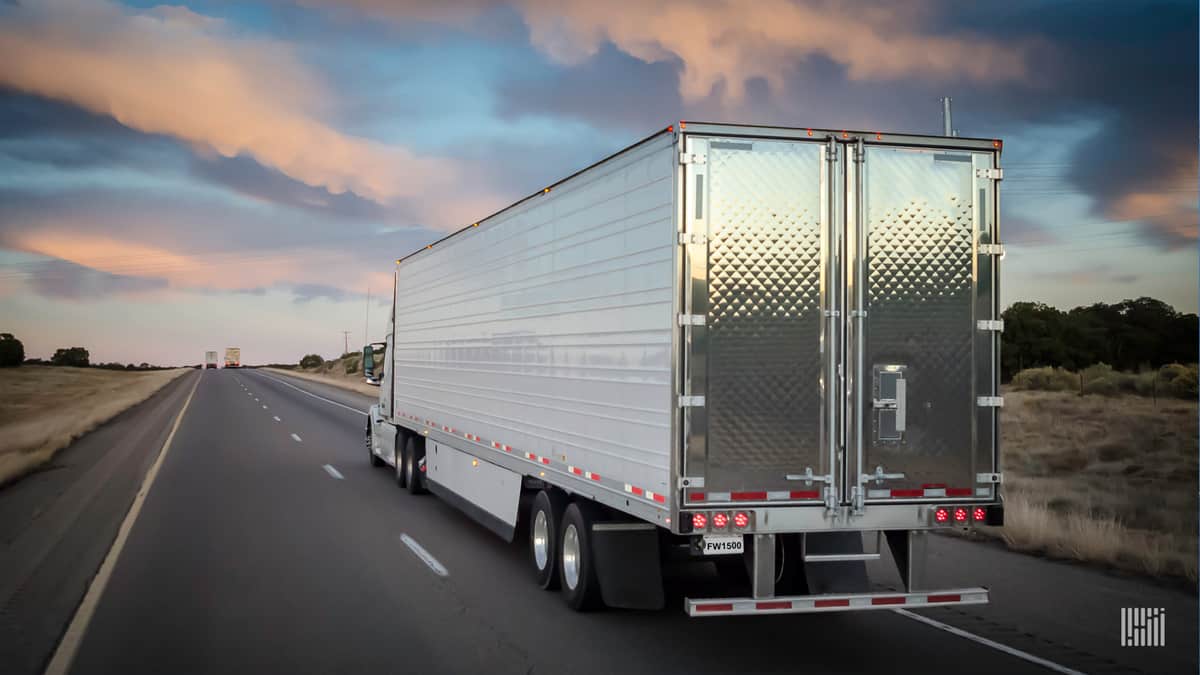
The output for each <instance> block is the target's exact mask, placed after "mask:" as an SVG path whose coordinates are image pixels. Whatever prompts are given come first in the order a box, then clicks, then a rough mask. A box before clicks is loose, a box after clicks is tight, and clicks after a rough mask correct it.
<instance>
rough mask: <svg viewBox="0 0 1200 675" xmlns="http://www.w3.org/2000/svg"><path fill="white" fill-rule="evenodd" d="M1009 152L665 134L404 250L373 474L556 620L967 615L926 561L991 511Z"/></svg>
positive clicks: (759, 132)
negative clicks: (423, 502)
mask: <svg viewBox="0 0 1200 675" xmlns="http://www.w3.org/2000/svg"><path fill="white" fill-rule="evenodd" d="M1001 148H1002V144H1001V142H1000V141H998V140H991V139H970V138H959V137H950V136H945V137H940V136H915V135H905V134H891V133H876V132H849V131H841V130H819V129H805V128H784V127H762V126H742V125H724V124H706V123H693V122H687V123H684V122H680V123H679V124H677V125H672V126H670V127H667V128H666V129H664V130H661V131H659V132H657V133H655V134H653V135H651V136H649V137H648V138H645V139H643V140H642V141H640V142H638V143H635V144H634V145H632V146H630V147H628V148H625V149H624V150H622V151H620V152H618V153H616V154H615V155H612V156H610V157H608V158H606V159H604V160H602V161H600V162H598V163H596V164H594V165H592V166H591V167H588V168H587V169H584V170H583V171H580V172H578V173H576V174H574V175H572V176H570V177H568V178H565V179H563V180H562V181H560V182H558V183H555V184H553V185H550V186H548V187H546V188H544V189H542V190H539V191H538V192H536V193H534V194H532V195H530V196H528V197H526V198H524V199H522V200H520V201H518V202H516V203H515V204H513V205H511V206H509V207H507V208H505V209H502V210H501V211H499V212H497V213H495V214H493V215H491V216H489V217H487V218H484V219H483V220H480V221H479V222H477V223H472V224H471V225H469V226H467V227H465V228H463V229H462V230H460V231H458V232H456V233H454V234H452V235H450V236H447V237H445V238H443V239H441V240H439V241H436V242H434V243H432V244H430V245H428V246H426V247H425V248H423V249H421V250H419V251H416V252H414V253H411V254H409V255H407V256H405V257H403V258H400V259H399V260H397V265H396V270H395V286H394V293H393V303H392V312H391V319H390V328H389V332H388V334H387V339H386V341H385V343H384V350H383V351H384V358H383V372H382V373H381V374H379V380H380V382H381V386H380V392H379V402H378V404H376V405H373V406H371V409H370V413H369V417H368V419H367V423H366V439H365V440H366V445H367V448H368V451H369V456H370V461H371V462H372V463H373V464H374V465H377V466H381V465H390V466H391V467H393V468H394V470H395V475H396V481H397V483H398V484H399V485H401V486H403V487H406V488H407V490H408V491H409V492H413V493H419V492H422V491H424V490H426V489H428V490H429V491H431V492H433V493H435V494H436V495H438V496H440V497H442V498H443V499H445V500H446V501H448V502H449V503H451V504H453V505H455V506H456V507H458V508H460V509H462V510H463V511H465V512H466V513H468V514H470V515H471V516H472V517H473V518H475V519H476V520H477V521H479V522H480V523H482V524H483V525H484V526H486V527H488V528H490V529H491V530H493V531H494V532H496V533H497V534H499V535H500V536H501V537H503V538H505V539H506V540H512V539H513V538H514V537H515V535H516V533H517V532H518V524H522V525H523V526H524V527H523V528H522V529H521V530H520V531H523V532H528V537H529V541H528V546H529V560H530V567H531V571H532V576H533V577H534V579H535V580H536V582H537V584H538V585H539V586H541V587H542V588H547V589H550V588H561V590H562V594H563V597H564V599H565V600H566V603H567V604H568V605H569V606H570V607H572V608H574V609H587V608H591V607H597V606H600V605H608V606H612V607H626V608H659V607H662V606H663V604H664V602H665V601H664V594H663V582H662V577H663V575H662V566H663V561H665V560H669V559H682V560H691V561H696V562H703V561H711V562H712V563H715V568H716V571H717V573H718V574H720V576H721V577H722V578H723V580H724V583H722V584H721V585H720V587H721V588H723V589H724V591H723V592H721V593H716V594H712V595H713V596H714V597H688V598H687V599H686V600H685V607H684V609H685V611H686V612H687V613H688V614H689V615H691V616H717V615H729V614H783V613H796V612H836V611H850V610H869V609H891V608H897V607H908V608H913V607H917V608H920V607H929V606H947V605H965V604H978V603H986V602H988V599H989V596H988V590H987V589H986V588H982V587H966V588H959V587H952V588H946V587H944V584H943V583H942V581H941V580H940V579H937V578H931V577H930V576H927V575H926V573H925V565H924V562H925V550H926V539H927V536H928V533H929V532H931V531H938V530H948V529H952V528H971V527H974V526H976V525H981V524H987V525H993V526H995V525H1002V524H1003V513H1004V512H1003V504H1002V500H1001V494H1000V488H1001V473H1000V467H999V463H998V461H999V445H998V443H999V433H998V431H999V427H998V424H999V416H998V413H999V409H1000V406H1001V405H1002V403H1003V401H1002V399H1001V398H1000V389H999V373H1000V370H999V362H1000V361H999V358H1000V330H1001V329H1002V327H1003V324H1002V321H1001V319H1000V307H999V304H998V299H999V295H998V292H999V289H998V283H999V278H1000V276H999V269H998V268H999V261H1000V260H1001V257H1002V254H1003V251H1004V249H1003V246H1002V245H1001V243H1000V241H999V212H998V208H997V205H998V188H999V180H1000V178H1001V175H1002V173H1001V169H1000V166H999V160H1000V154H1001ZM370 349H371V354H372V356H374V354H375V349H374V348H373V347H371V348H370ZM364 355H365V352H364ZM887 552H890V557H891V558H892V559H893V560H894V561H895V563H896V567H897V570H898V572H899V577H900V579H901V580H902V582H903V588H902V589H898V590H889V591H880V590H877V589H873V588H872V586H871V584H870V581H869V579H868V575H867V568H866V563H867V561H869V560H875V559H879V558H881V556H883V555H885V554H886V553H887Z"/></svg>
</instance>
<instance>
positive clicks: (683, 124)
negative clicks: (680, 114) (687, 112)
mask: <svg viewBox="0 0 1200 675" xmlns="http://www.w3.org/2000/svg"><path fill="white" fill-rule="evenodd" d="M679 128H680V129H686V128H687V122H684V121H683V120H680V121H679Z"/></svg>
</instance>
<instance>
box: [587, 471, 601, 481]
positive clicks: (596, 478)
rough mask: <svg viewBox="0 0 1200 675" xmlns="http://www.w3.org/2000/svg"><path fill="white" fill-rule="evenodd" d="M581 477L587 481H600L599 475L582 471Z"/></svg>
mask: <svg viewBox="0 0 1200 675" xmlns="http://www.w3.org/2000/svg"><path fill="white" fill-rule="evenodd" d="M583 475H584V477H585V478H587V479H589V480H596V481H598V480H600V474H595V473H592V472H591V471H584V472H583Z"/></svg>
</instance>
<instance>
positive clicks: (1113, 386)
mask: <svg viewBox="0 0 1200 675" xmlns="http://www.w3.org/2000/svg"><path fill="white" fill-rule="evenodd" d="M1119 382H1120V377H1119V376H1117V375H1112V376H1109V377H1098V378H1096V379H1094V380H1088V379H1085V380H1084V381H1083V393H1085V394H1099V395H1100V396H1116V395H1117V394H1119V393H1121V387H1120V384H1119Z"/></svg>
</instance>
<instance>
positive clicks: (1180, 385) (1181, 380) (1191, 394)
mask: <svg viewBox="0 0 1200 675" xmlns="http://www.w3.org/2000/svg"><path fill="white" fill-rule="evenodd" d="M1198 379H1200V378H1198V377H1197V369H1196V365H1195V364H1192V365H1191V366H1188V368H1187V370H1186V371H1184V372H1183V373H1181V374H1180V375H1178V376H1177V377H1175V378H1174V379H1172V380H1171V381H1170V382H1168V383H1166V385H1164V388H1165V389H1166V391H1167V393H1168V394H1170V395H1171V396H1175V397H1177V398H1191V399H1194V398H1196V397H1197V394H1198V393H1200V391H1198V387H1197V380H1198Z"/></svg>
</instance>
